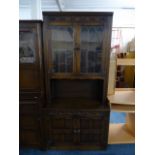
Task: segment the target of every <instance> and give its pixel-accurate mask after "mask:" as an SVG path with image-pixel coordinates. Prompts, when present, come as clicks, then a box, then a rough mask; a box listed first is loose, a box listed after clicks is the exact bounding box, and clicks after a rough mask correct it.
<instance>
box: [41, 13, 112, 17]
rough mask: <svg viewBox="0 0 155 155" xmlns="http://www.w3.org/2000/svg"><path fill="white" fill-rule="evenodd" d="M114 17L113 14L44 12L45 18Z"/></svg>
mask: <svg viewBox="0 0 155 155" xmlns="http://www.w3.org/2000/svg"><path fill="white" fill-rule="evenodd" d="M66 15H68V16H70V15H71V16H113V12H43V16H66Z"/></svg>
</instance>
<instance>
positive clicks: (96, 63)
mask: <svg viewBox="0 0 155 155" xmlns="http://www.w3.org/2000/svg"><path fill="white" fill-rule="evenodd" d="M79 28H80V33H79V35H80V44H79V45H80V60H79V61H80V73H81V74H91V75H92V74H100V75H101V74H103V65H102V64H103V63H104V61H103V56H104V51H103V46H105V45H104V42H103V41H104V40H103V39H104V26H102V25H100V26H99V25H80V27H79Z"/></svg>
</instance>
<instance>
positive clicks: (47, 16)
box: [43, 12, 112, 149]
mask: <svg viewBox="0 0 155 155" xmlns="http://www.w3.org/2000/svg"><path fill="white" fill-rule="evenodd" d="M111 25H112V13H74V12H72V13H54V12H53V13H48V12H45V13H43V36H44V39H43V41H44V55H45V57H44V58H45V59H44V61H45V79H46V80H45V81H46V99H47V102H46V104H47V105H46V110H45V115H46V119H45V128H46V141H47V147H49V148H76V149H83V148H85V149H90V148H92V149H94V148H100V149H104V148H106V145H107V140H108V128H109V113H110V107H109V102H108V101H107V84H108V71H109V70H108V68H109V54H110V43H111Z"/></svg>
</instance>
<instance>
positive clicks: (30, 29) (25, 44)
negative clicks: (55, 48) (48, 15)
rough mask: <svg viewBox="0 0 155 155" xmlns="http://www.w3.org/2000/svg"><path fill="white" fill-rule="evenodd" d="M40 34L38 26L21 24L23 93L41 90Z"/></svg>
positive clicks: (20, 58) (21, 83)
mask: <svg viewBox="0 0 155 155" xmlns="http://www.w3.org/2000/svg"><path fill="white" fill-rule="evenodd" d="M38 37H39V34H38V30H37V24H35V23H31V24H30V23H29V24H28V23H20V31H19V85H20V90H22V91H36V90H37V91H39V90H40V87H41V86H40V61H39V57H40V56H41V55H39V50H40V48H39V38H38Z"/></svg>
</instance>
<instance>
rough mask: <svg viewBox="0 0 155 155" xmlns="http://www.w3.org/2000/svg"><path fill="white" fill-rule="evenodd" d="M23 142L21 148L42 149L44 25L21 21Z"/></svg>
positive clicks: (20, 82) (20, 71)
mask: <svg viewBox="0 0 155 155" xmlns="http://www.w3.org/2000/svg"><path fill="white" fill-rule="evenodd" d="M19 56H20V57H19V104H20V105H19V129H20V130H19V131H20V132H19V140H20V146H22V147H23V146H27V147H32V146H33V147H40V146H41V143H42V142H41V107H43V105H44V95H45V93H44V78H43V53H42V22H41V21H20V22H19Z"/></svg>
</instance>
